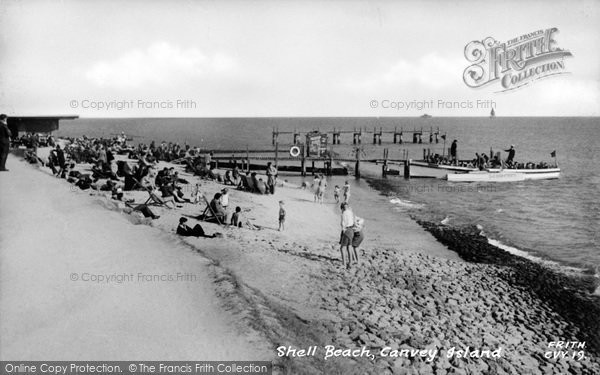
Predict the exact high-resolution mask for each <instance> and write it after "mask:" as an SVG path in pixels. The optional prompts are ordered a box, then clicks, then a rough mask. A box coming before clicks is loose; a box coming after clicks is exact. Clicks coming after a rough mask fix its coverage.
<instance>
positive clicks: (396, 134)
mask: <svg viewBox="0 0 600 375" xmlns="http://www.w3.org/2000/svg"><path fill="white" fill-rule="evenodd" d="M313 132H318V133H323V134H331V135H332V144H334V145H339V144H341V139H340V138H341V135H342V134H352V144H355V145H356V144H361V143H362V135H363V134H373V144H379V145H380V144H381V143H382V136H383V134H392V135H393V138H392V140H393V143H400V144H402V143H404V140H403V138H402V137H403V135H404V134H405V133H406V134H410V135H412V143H423V139H422V138H423V135H424V134H425V133H426V131H423V127H421V128H420V129H416V128H413V130H404V129H403V128H402V127H400V130H398V127H394V129H393V130H391V129H389V130H383V127H379V129H377V127H373V130H372V131H371V130H367V128H366V127H359V128H356V127H355V128H354V129H353V130H340V129H336V128H333V130H329V131H327V130H325V131H320V130H319V129H318V128H316V129H313ZM428 133H429V143H439V141H440V140H439V139H440V138H443V139H446V133H444V134H443V135H442V134H441V133H440V128H439V127H438V128H437V129H435V130H434V129H433V127H430V128H429V132H428ZM286 134H292V135H293V140H292V144H294V145H296V144H299V143H300V136H301V135H302V133H300V132H299V131H298V130H296V129H294V130H293V131H291V130H288V131H280V130H279V128H275V127H274V128H273V132H272V138H271V143H272V144H273V145H276V144H278V143H279V136H280V135H286ZM305 134H308V133H305Z"/></svg>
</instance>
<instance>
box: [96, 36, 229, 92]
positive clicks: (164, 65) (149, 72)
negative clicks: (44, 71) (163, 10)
mask: <svg viewBox="0 0 600 375" xmlns="http://www.w3.org/2000/svg"><path fill="white" fill-rule="evenodd" d="M235 67H236V65H235V62H234V61H233V60H232V59H231V58H230V57H228V56H226V55H224V54H220V53H216V54H213V55H212V56H209V55H207V54H205V53H203V52H202V51H200V50H198V49H197V48H188V49H182V48H181V47H179V46H172V45H170V44H168V43H166V42H158V43H155V44H153V45H151V46H150V47H148V48H147V49H145V50H139V49H138V50H133V51H131V52H128V53H126V54H124V55H122V56H120V57H117V58H116V59H114V60H111V61H99V62H97V63H95V64H93V65H92V66H91V67H90V68H89V69H87V70H85V72H84V75H85V78H86V79H88V80H89V81H90V82H92V83H94V84H95V85H97V86H99V87H101V88H107V87H113V88H119V89H130V88H138V87H141V86H145V85H149V84H150V85H159V86H160V85H165V84H169V83H173V82H174V81H182V82H185V81H187V80H189V79H193V78H198V77H206V76H209V75H212V74H224V73H227V72H231V71H233V70H234V69H235Z"/></svg>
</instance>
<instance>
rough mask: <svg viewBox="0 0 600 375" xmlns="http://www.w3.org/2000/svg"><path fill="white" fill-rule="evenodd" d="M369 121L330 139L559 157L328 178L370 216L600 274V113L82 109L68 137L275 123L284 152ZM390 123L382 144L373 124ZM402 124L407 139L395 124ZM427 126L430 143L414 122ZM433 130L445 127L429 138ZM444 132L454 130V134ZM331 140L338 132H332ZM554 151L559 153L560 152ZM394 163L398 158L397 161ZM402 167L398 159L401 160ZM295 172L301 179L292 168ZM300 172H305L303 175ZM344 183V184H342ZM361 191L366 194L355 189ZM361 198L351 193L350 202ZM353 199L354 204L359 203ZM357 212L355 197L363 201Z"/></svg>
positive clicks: (222, 144)
mask: <svg viewBox="0 0 600 375" xmlns="http://www.w3.org/2000/svg"><path fill="white" fill-rule="evenodd" d="M334 129H336V130H342V131H354V130H358V129H363V135H362V139H361V144H360V145H354V144H353V139H352V132H348V133H342V135H341V144H340V145H335V146H331V148H332V150H333V151H334V152H335V153H336V154H337V155H339V156H340V157H343V158H352V157H354V155H355V154H356V152H359V153H360V155H361V158H363V159H369V158H381V157H382V156H383V152H384V149H387V150H388V151H387V152H388V157H389V158H390V159H402V158H404V157H407V156H408V157H409V158H411V159H421V158H422V157H423V150H426V151H425V152H430V153H438V154H447V153H448V148H449V146H450V143H451V142H452V141H453V140H454V139H456V140H457V143H458V157H459V159H471V158H474V157H475V153H476V152H477V153H486V154H488V155H489V153H490V151H493V152H494V153H495V152H497V151H501V152H502V154H503V156H504V157H506V152H505V151H504V150H507V149H508V148H509V147H510V145H514V146H515V149H516V156H515V160H517V161H520V162H526V161H532V162H536V163H538V162H542V161H545V162H548V163H550V164H554V163H555V162H556V163H557V164H558V166H559V167H560V168H561V176H560V178H559V179H556V180H542V181H523V182H512V183H509V182H496V183H453V182H447V181H444V180H437V179H410V180H406V179H404V178H402V177H398V176H388V177H387V178H385V179H383V178H382V176H381V175H380V173H377V172H370V171H377V170H379V167H377V168H371V169H369V168H367V169H366V170H365V172H363V174H362V177H363V178H361V179H354V177H353V176H346V177H332V178H331V179H332V181H330V184H329V186H330V187H331V186H333V185H334V184H338V185H339V184H343V183H344V180H350V181H351V183H352V185H353V188H354V189H357V191H359V193H358V195H357V197H360V200H361V202H356V203H354V204H357V205H358V206H359V208H360V209H362V210H364V211H369V212H368V213H367V212H363V213H362V215H361V216H364V217H368V216H369V215H376V216H377V217H378V218H381V219H382V222H384V223H385V225H386V226H388V227H389V228H390V230H393V226H394V223H395V221H396V220H397V219H398V215H402V216H407V215H416V216H418V217H422V218H423V217H424V218H427V219H429V220H434V221H439V222H440V223H443V224H446V225H450V226H456V227H467V226H468V227H477V228H479V230H480V231H481V233H482V234H484V235H485V236H487V238H488V240H489V241H490V243H492V244H494V245H496V246H499V247H501V248H504V249H505V250H507V251H511V252H513V253H515V254H518V255H521V256H524V257H528V258H530V259H534V260H537V261H540V262H546V263H549V264H554V265H558V266H559V267H563V268H565V269H574V270H581V271H583V272H586V273H593V274H598V271H599V270H600V118H598V117H495V118H489V117H432V118H420V117H380V118H375V117H368V118H361V117H352V118H345V117H294V118H282V117H278V118H81V119H77V120H72V121H62V122H61V124H60V129H59V131H57V132H56V133H55V135H57V136H59V137H79V136H82V135H87V136H90V137H111V136H115V135H117V134H120V133H121V132H125V133H126V134H127V135H128V136H130V137H132V142H133V143H145V144H149V143H150V142H151V141H152V140H154V141H156V142H157V143H160V142H162V141H165V142H178V143H180V144H184V143H187V144H189V145H191V146H198V147H200V148H201V149H246V148H247V147H248V148H250V149H265V148H272V147H273V144H272V139H273V138H272V133H273V130H277V131H279V132H280V134H279V136H278V138H277V141H278V144H279V149H280V150H283V151H284V152H286V151H287V149H288V148H289V147H291V145H292V140H293V138H292V137H293V136H292V134H291V133H293V132H294V131H298V132H300V133H306V132H308V131H313V130H317V131H322V132H329V133H331V131H332V130H334ZM374 129H377V130H379V129H383V131H384V133H383V135H382V144H381V145H379V144H373V136H372V132H373V130H374ZM392 130H396V131H402V132H403V140H404V142H403V143H402V144H398V143H393V135H392V133H385V131H392ZM414 130H419V131H420V130H422V131H423V133H424V135H423V137H422V143H420V144H419V143H416V144H415V143H412V136H411V135H410V133H409V132H410V131H414ZM430 132H434V133H435V132H439V136H438V143H436V142H435V137H434V138H433V142H432V143H430V137H429V133H430ZM441 135H444V136H445V140H444V139H443V137H441ZM329 141H330V142H331V135H330V136H329ZM553 152H554V155H555V157H552V156H551V153H553ZM391 168H392V169H394V168H395V167H394V166H393V165H392V166H391ZM396 168H397V169H398V168H400V167H399V166H398V167H396ZM289 178H291V179H294V177H293V176H290V177H289ZM296 179H298V178H297V177H296ZM340 186H341V185H340ZM356 199H358V198H356ZM351 203H352V202H351ZM353 207H354V205H353ZM355 212H356V207H355Z"/></svg>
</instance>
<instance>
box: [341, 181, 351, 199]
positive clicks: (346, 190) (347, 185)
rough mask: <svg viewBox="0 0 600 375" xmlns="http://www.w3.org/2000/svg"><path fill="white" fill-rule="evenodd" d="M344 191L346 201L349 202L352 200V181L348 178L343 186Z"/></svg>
mask: <svg viewBox="0 0 600 375" xmlns="http://www.w3.org/2000/svg"><path fill="white" fill-rule="evenodd" d="M343 191H344V203H346V204H348V203H349V202H350V183H349V182H348V180H346V183H345V184H344V187H343Z"/></svg>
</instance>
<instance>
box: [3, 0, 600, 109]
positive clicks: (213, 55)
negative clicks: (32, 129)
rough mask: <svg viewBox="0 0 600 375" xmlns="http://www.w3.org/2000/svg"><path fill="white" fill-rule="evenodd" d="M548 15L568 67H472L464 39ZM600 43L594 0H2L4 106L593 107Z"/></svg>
mask: <svg viewBox="0 0 600 375" xmlns="http://www.w3.org/2000/svg"><path fill="white" fill-rule="evenodd" d="M552 27H556V28H558V30H559V32H558V33H557V34H556V35H555V40H556V43H557V45H558V46H559V47H560V48H563V49H565V50H569V51H570V52H571V53H572V55H573V56H572V57H569V58H566V59H565V60H564V64H565V71H566V72H567V74H561V75H555V76H552V77H548V78H545V79H542V80H538V81H536V82H533V83H532V84H529V85H526V86H524V87H522V88H520V89H517V90H511V91H508V92H498V91H500V90H501V89H502V88H501V87H500V85H499V84H490V85H488V86H484V87H481V88H477V89H474V88H471V87H468V86H467V85H466V84H465V83H464V81H463V72H464V70H465V69H466V68H467V67H468V66H469V65H470V64H471V63H469V61H467V59H466V58H465V56H464V51H465V46H466V45H467V44H468V43H469V42H471V41H481V40H483V39H485V38H487V37H493V38H495V39H496V40H498V41H501V42H505V41H508V40H510V39H513V38H516V37H519V36H520V35H523V34H527V33H530V32H533V31H536V30H540V29H548V28H552ZM598 46H600V1H598V0H593V1H592V0H585V1H578V0H575V1H566V0H564V1H558V0H546V1H529V0H524V1H503V2H491V1H490V2H482V1H441V0H439V1H435V0H426V1H396V2H392V1H345V2H342V1H329V2H310V1H285V0H284V1H277V2H275V1H244V2H241V1H219V2H216V1H214V2H213V1H177V2H166V1H153V0H144V1H126V2H125V1H108V0H99V1H93V2H92V1H69V0H65V1H42V0H32V1H27V2H25V1H16V0H2V2H0V112H4V113H7V114H8V115H66V114H76V115H79V116H82V117H254V116H284V117H292V116H419V115H422V114H424V113H428V114H431V115H434V116H486V115H488V114H489V112H490V108H491V105H494V106H495V110H496V113H497V114H498V115H501V116H598V115H600V50H599V48H598ZM478 101H479V102H478ZM411 102H412V103H413V104H412V105H411V104H410V103H411ZM401 103H402V104H401ZM419 103H421V104H420V105H419ZM423 103H425V104H423ZM425 105H427V106H425Z"/></svg>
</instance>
